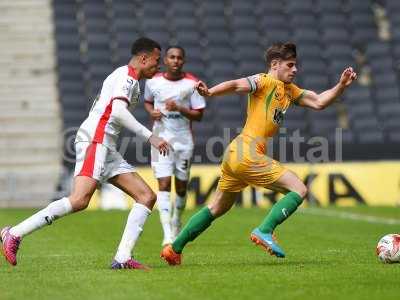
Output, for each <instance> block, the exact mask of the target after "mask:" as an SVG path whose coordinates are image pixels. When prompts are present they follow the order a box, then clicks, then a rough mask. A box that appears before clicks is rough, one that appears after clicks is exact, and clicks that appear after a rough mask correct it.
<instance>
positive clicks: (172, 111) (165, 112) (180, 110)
mask: <svg viewBox="0 0 400 300" xmlns="http://www.w3.org/2000/svg"><path fill="white" fill-rule="evenodd" d="M184 63H185V50H184V49H183V48H182V47H179V46H170V47H168V48H167V49H166V52H165V56H164V64H165V66H166V72H163V73H158V74H156V75H155V76H154V77H153V78H152V79H149V80H146V85H145V92H144V98H145V108H146V110H147V111H148V112H149V114H150V115H151V117H152V118H153V120H154V126H153V134H155V135H157V136H160V137H162V138H164V139H166V140H167V141H168V142H169V143H170V144H171V146H172V148H173V151H171V152H170V153H169V155H166V156H161V155H159V154H158V153H157V152H156V151H152V153H151V165H152V167H153V171H154V174H155V177H156V178H157V180H158V186H159V192H158V193H157V206H158V209H159V212H160V221H161V224H162V227H163V232H164V238H163V242H162V245H163V246H165V245H168V244H171V243H172V242H173V240H174V239H175V237H176V236H177V235H178V233H179V231H180V227H181V215H182V212H183V210H184V208H185V205H186V190H187V183H188V180H189V175H190V164H191V160H192V156H193V148H194V142H193V135H192V130H191V122H192V121H200V120H201V118H202V116H203V109H204V108H205V106H206V104H205V100H204V98H203V97H202V96H200V95H199V94H198V92H197V91H196V90H195V85H196V84H197V82H198V79H197V78H196V77H194V76H193V75H192V74H190V73H187V72H183V70H182V68H183V65H184ZM173 175H174V176H175V190H176V199H175V202H174V203H175V204H174V207H173V209H172V212H171V208H172V206H171V201H170V193H171V177H172V176H173ZM171 215H172V218H171Z"/></svg>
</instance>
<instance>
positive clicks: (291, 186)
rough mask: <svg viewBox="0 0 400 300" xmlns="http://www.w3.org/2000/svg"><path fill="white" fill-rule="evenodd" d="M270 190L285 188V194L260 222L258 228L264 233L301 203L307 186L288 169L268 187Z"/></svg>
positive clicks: (270, 230) (271, 229)
mask: <svg viewBox="0 0 400 300" xmlns="http://www.w3.org/2000/svg"><path fill="white" fill-rule="evenodd" d="M268 188H269V189H271V190H278V191H282V190H286V191H287V192H286V193H285V196H284V197H282V198H281V199H280V200H279V201H278V202H277V203H275V204H274V205H273V206H272V208H271V210H270V212H269V213H268V215H267V216H266V218H265V219H264V220H263V222H262V223H261V224H260V226H259V229H260V231H261V232H264V233H272V232H273V231H274V229H275V228H276V226H278V225H279V224H281V223H282V222H283V221H285V220H286V219H287V218H288V217H289V216H290V215H291V214H293V213H294V212H295V211H296V209H297V207H299V206H300V205H301V203H302V202H303V199H304V197H305V196H306V194H307V187H306V186H305V185H304V183H303V182H302V181H301V180H300V178H299V177H298V176H297V175H296V174H295V173H293V172H292V171H290V170H286V171H285V172H284V173H283V175H282V176H281V177H280V178H279V179H278V180H277V181H275V182H274V183H272V184H271V185H270V186H269V187H268Z"/></svg>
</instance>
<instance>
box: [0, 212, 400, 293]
mask: <svg viewBox="0 0 400 300" xmlns="http://www.w3.org/2000/svg"><path fill="white" fill-rule="evenodd" d="M317 210H319V209H317ZM320 210H321V212H324V211H325V210H323V209H320ZM329 211H336V212H351V213H356V214H357V215H370V216H371V215H372V216H376V217H379V218H381V219H385V218H391V219H400V209H399V208H371V207H357V208H340V209H339V208H329ZM31 213H32V210H0V226H3V225H6V224H10V223H11V224H14V223H15V222H17V221H19V220H22V219H23V218H25V217H27V216H28V215H30V214H31ZM127 214H128V212H127V211H125V212H121V211H109V212H104V211H88V212H83V213H79V214H76V215H73V216H69V217H66V218H64V219H62V220H59V221H57V222H55V224H53V225H52V226H49V227H47V228H44V229H43V230H41V231H39V232H36V233H34V234H33V235H31V236H29V237H27V238H26V239H25V240H24V241H23V243H22V245H21V250H20V252H19V262H18V263H19V265H18V266H17V267H15V268H12V267H11V266H9V265H7V264H6V262H5V260H4V259H3V258H1V260H0V299H1V300H6V299H7V300H8V299H31V300H33V299H74V300H78V299H86V300H89V299H96V300H100V299H191V300H192V299H202V300H204V299H229V300H231V299H385V300H387V299H399V295H400V284H399V282H400V281H399V280H400V264H393V265H385V264H382V263H380V262H378V260H377V258H376V256H375V246H376V244H377V241H378V239H379V238H380V237H381V236H383V235H384V234H387V233H394V232H400V224H398V223H397V224H395V225H390V224H384V223H379V221H378V222H375V223H372V222H367V221H363V220H352V219H347V218H338V217H335V216H322V215H318V214H317V215H315V214H308V213H304V212H298V213H296V214H295V215H294V216H293V217H291V218H290V219H289V220H287V222H286V223H284V224H283V225H281V226H280V228H279V230H278V231H277V235H278V239H279V241H280V244H281V245H282V247H283V248H284V249H285V251H286V254H287V258H285V259H277V258H274V257H271V256H269V255H267V254H266V253H265V252H263V251H262V249H261V248H258V247H255V246H254V245H253V244H252V243H251V242H250V241H249V233H250V231H251V230H252V228H253V227H254V226H256V225H257V224H258V223H259V222H260V220H261V219H262V218H263V216H264V215H265V211H263V210H262V209H258V208H253V209H241V208H237V207H236V208H234V209H232V210H231V211H230V212H229V213H228V214H227V215H226V216H224V217H222V218H221V219H219V220H217V221H215V222H214V224H213V226H212V227H211V228H209V229H208V230H207V231H206V232H205V233H204V234H203V235H202V236H200V237H199V238H198V239H197V240H196V241H195V242H194V243H191V244H189V245H188V246H187V247H186V249H185V252H184V260H183V265H182V266H179V267H169V266H167V265H166V264H165V263H164V262H163V261H161V260H160V258H159V253H160V243H161V227H160V225H159V220H158V214H157V212H154V213H153V214H152V216H151V217H150V218H149V220H148V222H147V223H146V225H145V228H144V232H143V234H142V236H141V238H140V241H139V243H138V245H137V247H136V251H135V257H136V258H137V259H138V260H140V261H141V262H143V263H146V264H148V265H150V266H151V267H152V270H151V272H147V273H146V272H143V271H139V270H120V271H113V270H110V269H109V265H110V262H111V259H112V257H113V254H114V251H115V249H116V246H117V244H118V242H119V238H120V235H121V232H122V230H123V226H124V224H125V220H126V217H127ZM191 214H193V211H188V212H187V213H186V214H185V218H188V217H189V216H190V215H191Z"/></svg>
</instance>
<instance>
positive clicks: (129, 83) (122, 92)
mask: <svg viewBox="0 0 400 300" xmlns="http://www.w3.org/2000/svg"><path fill="white" fill-rule="evenodd" d="M138 84H139V82H138V81H137V80H136V79H133V78H132V77H130V76H128V75H125V76H119V78H117V80H116V81H115V84H114V87H113V90H112V98H113V99H120V100H124V101H126V102H127V103H128V104H129V103H130V101H131V99H132V95H133V92H134V90H135V87H136V85H138Z"/></svg>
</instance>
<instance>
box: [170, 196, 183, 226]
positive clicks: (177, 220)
mask: <svg viewBox="0 0 400 300" xmlns="http://www.w3.org/2000/svg"><path fill="white" fill-rule="evenodd" d="M185 207H186V195H185V196H184V197H181V196H179V195H176V198H175V205H174V214H173V216H172V223H173V224H181V217H182V213H183V211H184V210H185Z"/></svg>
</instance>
